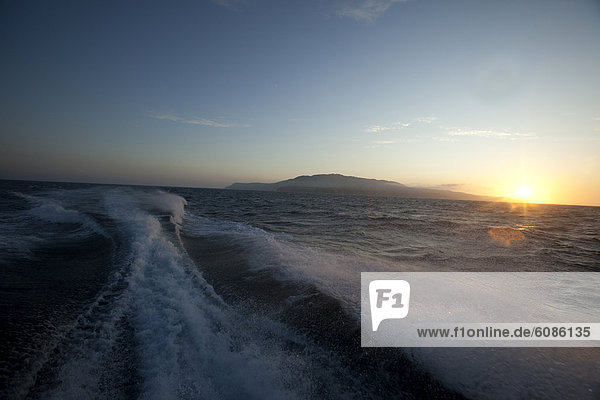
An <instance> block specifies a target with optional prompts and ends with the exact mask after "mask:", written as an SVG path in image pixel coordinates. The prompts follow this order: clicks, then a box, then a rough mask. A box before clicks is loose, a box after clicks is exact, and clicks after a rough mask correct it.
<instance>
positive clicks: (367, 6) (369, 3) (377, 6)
mask: <svg viewBox="0 0 600 400" xmlns="http://www.w3.org/2000/svg"><path fill="white" fill-rule="evenodd" d="M406 1H408V0H346V1H343V2H341V3H340V4H339V5H338V8H337V14H338V15H340V16H342V17H348V18H352V19H355V20H357V21H365V22H372V21H374V20H376V19H377V18H378V17H379V16H380V15H381V14H383V13H384V12H386V11H387V10H388V8H390V7H391V6H392V5H393V4H394V3H404V2H406Z"/></svg>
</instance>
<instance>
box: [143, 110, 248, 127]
mask: <svg viewBox="0 0 600 400" xmlns="http://www.w3.org/2000/svg"><path fill="white" fill-rule="evenodd" d="M151 116H152V118H156V119H163V120H167V121H173V122H179V123H182V124H189V125H201V126H212V127H213V128H231V127H234V126H239V125H237V124H233V123H223V122H217V121H213V120H210V119H206V118H196V117H182V116H180V115H176V114H170V113H156V114H151Z"/></svg>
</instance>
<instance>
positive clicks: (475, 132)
mask: <svg viewBox="0 0 600 400" xmlns="http://www.w3.org/2000/svg"><path fill="white" fill-rule="evenodd" d="M448 135H450V136H473V137H485V138H497V139H510V140H516V139H525V138H535V137H536V136H535V135H534V134H532V133H519V132H514V133H513V132H508V131H494V130H490V129H451V130H450V131H449V132H448Z"/></svg>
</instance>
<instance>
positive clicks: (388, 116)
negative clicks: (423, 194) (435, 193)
mask: <svg viewBox="0 0 600 400" xmlns="http://www.w3.org/2000/svg"><path fill="white" fill-rule="evenodd" d="M0 51H1V53H0V54H2V62H1V63H0V102H1V107H0V133H1V135H0V146H1V147H0V178H12V179H51V180H74V181H94V182H121V183H148V184H170V185H189V186H208V187H218V186H224V185H227V184H230V183H232V182H234V181H276V180H280V179H285V178H290V177H293V176H296V175H300V174H313V173H330V172H338V173H344V174H348V175H356V176H363V177H372V178H380V179H391V180H396V181H399V182H402V183H406V184H414V185H425V186H438V185H447V186H445V187H451V188H455V189H458V190H464V191H470V192H474V193H485V194H508V192H510V191H513V190H515V189H516V188H517V187H518V186H519V185H527V186H529V187H531V188H532V190H533V191H534V195H533V196H532V198H533V199H534V200H538V201H551V202H564V203H576V204H600V183H599V182H600V72H599V71H600V2H598V1H593V0H580V1H579V0H574V1H551V0H545V1H528V0H521V1H431V0H412V1H391V0H357V1H352V0H350V1H342V0H339V1H338V0H314V1H275V0H273V1H270V0H239V1H238V0H214V1H209V0H193V1H192V0H189V1H187V0H181V1H78V0H74V1H51V2H48V1H16V0H15V1H11V0H8V1H2V2H0Z"/></svg>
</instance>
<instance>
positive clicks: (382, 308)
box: [369, 279, 410, 332]
mask: <svg viewBox="0 0 600 400" xmlns="http://www.w3.org/2000/svg"><path fill="white" fill-rule="evenodd" d="M369 300H370V303H371V324H372V326H373V332H375V331H376V330H377V328H379V324H380V323H381V321H383V320H384V319H401V318H404V317H406V316H407V315H408V302H409V300H410V284H409V283H408V282H407V281H404V280H399V279H394V280H376V281H371V282H370V283H369Z"/></svg>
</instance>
